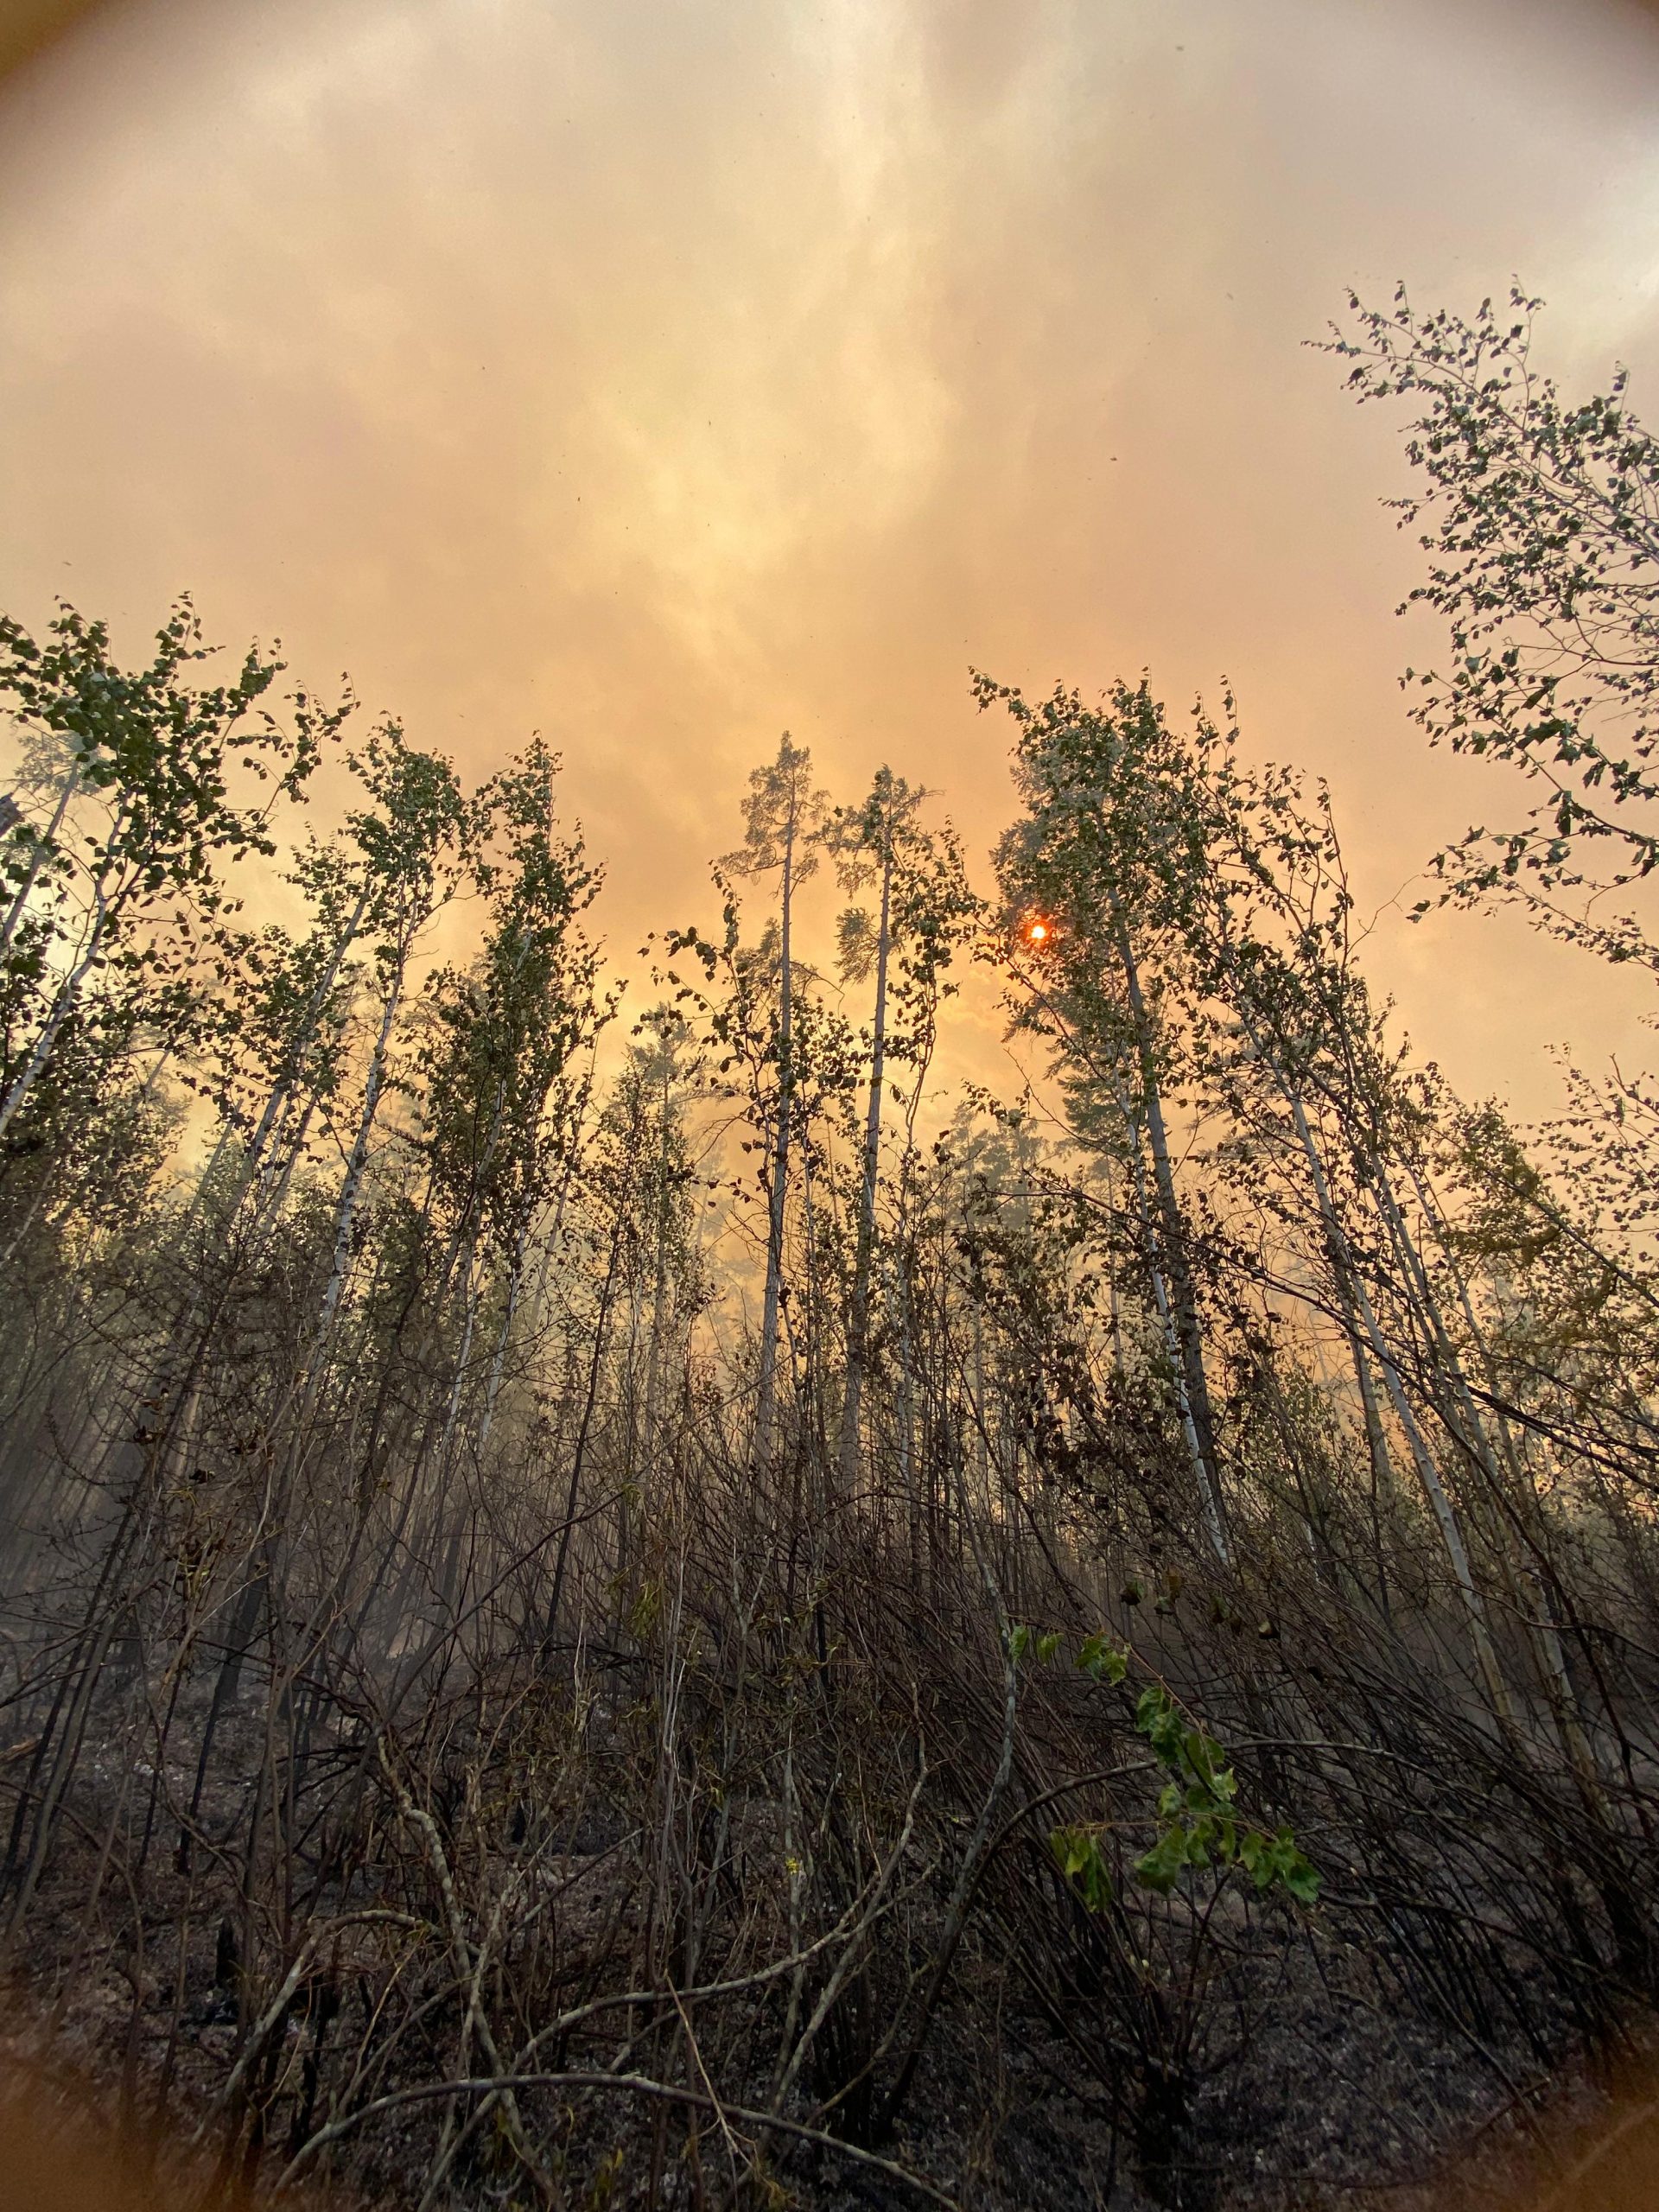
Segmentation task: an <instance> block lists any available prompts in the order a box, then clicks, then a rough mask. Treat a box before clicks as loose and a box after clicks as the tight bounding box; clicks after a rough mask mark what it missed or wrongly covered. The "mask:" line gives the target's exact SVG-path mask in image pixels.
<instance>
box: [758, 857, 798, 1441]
mask: <svg viewBox="0 0 1659 2212" xmlns="http://www.w3.org/2000/svg"><path fill="white" fill-rule="evenodd" d="M794 872H795V832H794V827H793V825H792V824H791V827H790V829H789V831H788V833H787V835H786V836H785V840H784V881H783V917H782V925H781V950H782V955H783V975H782V978H781V981H780V983H779V1004H778V1119H777V1125H776V1128H774V1130H773V1132H772V1189H771V1192H770V1193H769V1201H770V1203H769V1205H768V1209H767V1216H766V1294H765V1299H764V1302H763V1304H762V1307H761V1314H760V1375H759V1378H758V1384H757V1389H756V1392H755V1415H754V1445H753V1465H754V1467H755V1469H756V1471H757V1472H759V1471H764V1469H765V1468H766V1464H767V1462H768V1461H769V1460H770V1459H771V1457H772V1425H773V1421H774V1418H775V1415H776V1412H777V1397H778V1314H779V1306H780V1305H781V1303H782V1300H783V1283H784V1207H785V1194H786V1192H787V1189H788V1183H789V1138H790V1122H791V1118H792V1109H793V1103H794V1095H793V1094H794V1082H795V1070H794V1042H795V1038H794V1013H795V1004H794V978H793V975H792V972H791V964H790V919H791V914H790V909H791V900H792V898H793V894H794V888H795V883H794Z"/></svg>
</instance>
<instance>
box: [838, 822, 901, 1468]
mask: <svg viewBox="0 0 1659 2212" xmlns="http://www.w3.org/2000/svg"><path fill="white" fill-rule="evenodd" d="M892 912H893V853H892V849H891V844H890V843H889V849H888V850H887V852H886V853H885V854H884V855H882V861H881V922H880V930H879V931H878V932H877V936H876V945H875V1020H874V1027H873V1031H872V1037H871V1044H870V1096H869V1103H868V1107H867V1109H866V1111H865V1117H864V1160H863V1172H862V1174H861V1177H860V1180H859V1192H858V1242H857V1247H856V1250H855V1256H854V1261H853V1304H852V1312H851V1314H850V1316H849V1327H848V1332H847V1386H846V1393H845V1395H844V1397H843V1398H842V1411H841V1450H840V1455H839V1456H840V1465H841V1491H842V1497H849V1496H850V1495H851V1493H852V1491H853V1489H854V1487H855V1481H856V1477H857V1472H858V1432H859V1412H860V1408H861V1402H862V1400H863V1395H864V1370H865V1365H866V1363H867V1359H868V1337H869V1320H870V1256H871V1254H872V1252H873V1251H874V1246H875V1185H876V1177H877V1173H878V1172H879V1169H880V1159H881V1079H882V1075H883V1072H884V1070H885V1068H886V1065H887V957H888V954H889V951H890V950H891V947H890V944H889V942H888V928H889V923H890V920H891V916H892Z"/></svg>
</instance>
